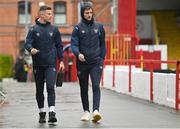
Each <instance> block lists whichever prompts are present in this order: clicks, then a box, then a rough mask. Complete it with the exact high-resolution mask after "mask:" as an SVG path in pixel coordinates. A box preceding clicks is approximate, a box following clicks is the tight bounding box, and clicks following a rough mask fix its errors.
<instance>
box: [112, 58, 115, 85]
mask: <svg viewBox="0 0 180 129" xmlns="http://www.w3.org/2000/svg"><path fill="white" fill-rule="evenodd" d="M112 79H113V80H112V86H113V88H114V87H115V62H114V60H113V76H112Z"/></svg>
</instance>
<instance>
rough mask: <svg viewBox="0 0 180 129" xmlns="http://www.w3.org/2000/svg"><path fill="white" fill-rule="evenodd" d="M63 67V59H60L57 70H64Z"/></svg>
mask: <svg viewBox="0 0 180 129" xmlns="http://www.w3.org/2000/svg"><path fill="white" fill-rule="evenodd" d="M64 69H65V66H64V63H63V61H61V62H60V64H59V71H64Z"/></svg>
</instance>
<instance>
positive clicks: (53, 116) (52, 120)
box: [48, 112, 57, 123]
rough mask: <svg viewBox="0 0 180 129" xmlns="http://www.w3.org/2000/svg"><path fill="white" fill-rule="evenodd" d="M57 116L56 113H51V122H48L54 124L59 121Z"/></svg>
mask: <svg viewBox="0 0 180 129" xmlns="http://www.w3.org/2000/svg"><path fill="white" fill-rule="evenodd" d="M55 115H56V113H55V112H49V120H48V122H52V123H54V122H57V119H56V116H55Z"/></svg>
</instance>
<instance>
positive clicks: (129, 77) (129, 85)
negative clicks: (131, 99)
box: [129, 62, 132, 92]
mask: <svg viewBox="0 0 180 129" xmlns="http://www.w3.org/2000/svg"><path fill="white" fill-rule="evenodd" d="M131 75H132V73H131V63H130V62H129V92H131V90H132V89H131Z"/></svg>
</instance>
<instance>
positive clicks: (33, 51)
mask: <svg viewBox="0 0 180 129" xmlns="http://www.w3.org/2000/svg"><path fill="white" fill-rule="evenodd" d="M38 52H40V51H39V50H37V49H36V48H32V49H31V54H32V55H35V54H37V53H38Z"/></svg>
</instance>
